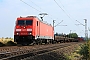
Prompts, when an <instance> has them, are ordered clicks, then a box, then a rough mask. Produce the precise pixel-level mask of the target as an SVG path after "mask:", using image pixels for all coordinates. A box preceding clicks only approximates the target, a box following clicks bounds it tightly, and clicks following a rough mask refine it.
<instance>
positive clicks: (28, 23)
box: [18, 20, 33, 25]
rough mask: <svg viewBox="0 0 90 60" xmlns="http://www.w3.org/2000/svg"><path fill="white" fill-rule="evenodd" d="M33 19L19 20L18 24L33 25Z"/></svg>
mask: <svg viewBox="0 0 90 60" xmlns="http://www.w3.org/2000/svg"><path fill="white" fill-rule="evenodd" d="M32 22H33V21H32V20H18V25H32Z"/></svg>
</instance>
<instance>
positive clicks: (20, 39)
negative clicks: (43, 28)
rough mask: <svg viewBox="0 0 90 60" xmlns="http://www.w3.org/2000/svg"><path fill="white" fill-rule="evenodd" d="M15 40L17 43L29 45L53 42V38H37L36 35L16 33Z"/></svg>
mask: <svg viewBox="0 0 90 60" xmlns="http://www.w3.org/2000/svg"><path fill="white" fill-rule="evenodd" d="M14 41H15V42H17V44H22V45H29V44H32V43H33V44H42V43H44V44H49V43H53V39H40V38H37V39H35V36H33V35H28V36H27V35H20V36H19V35H14Z"/></svg>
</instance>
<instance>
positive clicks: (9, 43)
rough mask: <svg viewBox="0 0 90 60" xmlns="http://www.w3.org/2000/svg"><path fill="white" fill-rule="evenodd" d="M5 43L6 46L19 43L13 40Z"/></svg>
mask: <svg viewBox="0 0 90 60" xmlns="http://www.w3.org/2000/svg"><path fill="white" fill-rule="evenodd" d="M5 45H6V46H16V45H17V44H16V43H14V42H12V41H8V42H7V43H6V44H5Z"/></svg>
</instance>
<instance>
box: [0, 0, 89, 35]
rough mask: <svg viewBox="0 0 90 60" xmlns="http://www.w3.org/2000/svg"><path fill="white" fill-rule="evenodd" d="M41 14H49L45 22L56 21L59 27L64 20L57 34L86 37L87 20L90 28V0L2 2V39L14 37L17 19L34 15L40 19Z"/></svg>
mask: <svg viewBox="0 0 90 60" xmlns="http://www.w3.org/2000/svg"><path fill="white" fill-rule="evenodd" d="M22 1H24V2H26V3H27V4H28V5H27V4H25V3H23V2H22ZM56 2H57V3H58V5H57V4H56ZM40 13H47V14H48V15H46V16H44V21H47V22H48V23H50V24H52V23H53V20H55V25H57V24H58V23H60V22H61V21H62V20H63V22H61V23H60V24H59V25H57V26H56V27H55V33H56V32H57V33H65V34H69V33H70V31H71V33H77V34H78V36H83V37H84V36H85V26H83V25H84V24H85V21H84V19H87V27H89V28H90V26H89V23H90V0H0V37H14V28H15V21H16V18H17V17H20V16H31V15H34V16H37V17H38V18H40V16H39V14H40ZM76 20H77V21H79V22H80V23H82V24H83V25H81V24H80V23H78V22H77V21H76ZM77 24H80V25H77ZM64 25H67V26H64ZM89 33H90V32H89V31H88V36H90V35H89Z"/></svg>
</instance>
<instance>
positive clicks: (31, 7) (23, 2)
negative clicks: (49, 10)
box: [20, 0, 41, 12]
mask: <svg viewBox="0 0 90 60" xmlns="http://www.w3.org/2000/svg"><path fill="white" fill-rule="evenodd" d="M20 1H21V2H23V3H24V4H26V5H28V6H29V7H31V8H33V9H35V10H36V11H38V12H41V11H40V10H38V9H36V8H34V7H32V6H31V5H29V4H28V3H26V2H24V1H23V0H20Z"/></svg>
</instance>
